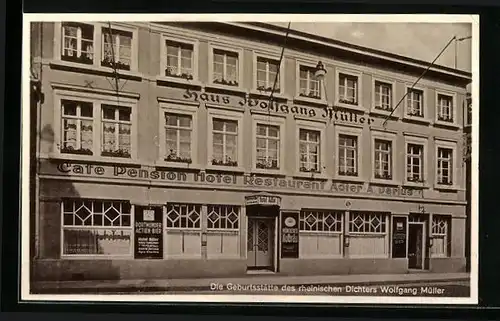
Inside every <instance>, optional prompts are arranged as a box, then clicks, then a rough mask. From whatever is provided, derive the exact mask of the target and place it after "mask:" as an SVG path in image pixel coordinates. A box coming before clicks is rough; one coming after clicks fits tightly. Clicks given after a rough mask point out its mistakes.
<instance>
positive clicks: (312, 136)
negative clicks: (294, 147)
mask: <svg viewBox="0 0 500 321" xmlns="http://www.w3.org/2000/svg"><path fill="white" fill-rule="evenodd" d="M299 151H300V171H301V172H319V171H320V155H319V153H320V132H319V131H316V130H307V129H300V130H299Z"/></svg>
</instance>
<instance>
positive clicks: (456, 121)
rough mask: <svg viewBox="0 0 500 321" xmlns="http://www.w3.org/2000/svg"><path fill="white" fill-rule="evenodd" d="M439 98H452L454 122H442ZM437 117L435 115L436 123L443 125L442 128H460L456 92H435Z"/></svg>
mask: <svg viewBox="0 0 500 321" xmlns="http://www.w3.org/2000/svg"><path fill="white" fill-rule="evenodd" d="M439 96H447V97H449V98H451V108H452V110H451V117H453V121H451V122H447V121H444V120H440V119H439V116H440V112H441V110H440V106H439ZM434 105H435V109H436V110H435V113H434V114H435V115H434V122H435V123H436V124H437V125H442V126H451V127H458V119H457V117H458V113H457V94H456V93H454V92H449V91H443V90H436V91H435V102H434Z"/></svg>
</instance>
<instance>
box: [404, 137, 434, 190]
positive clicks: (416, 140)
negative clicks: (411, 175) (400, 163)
mask: <svg viewBox="0 0 500 321" xmlns="http://www.w3.org/2000/svg"><path fill="white" fill-rule="evenodd" d="M408 144H414V145H422V146H423V150H422V152H423V156H422V158H423V160H422V165H421V167H423V168H422V180H423V182H413V181H409V180H408V175H407V174H408V172H407V169H408V152H407V151H408ZM404 146H405V149H404V158H405V163H404V164H405V167H404V172H403V173H404V180H403V182H404V185H407V186H412V187H420V188H427V187H428V184H429V182H428V179H429V165H428V164H429V162H428V158H429V154H428V150H429V148H428V138H426V137H420V136H412V135H405V144H404Z"/></svg>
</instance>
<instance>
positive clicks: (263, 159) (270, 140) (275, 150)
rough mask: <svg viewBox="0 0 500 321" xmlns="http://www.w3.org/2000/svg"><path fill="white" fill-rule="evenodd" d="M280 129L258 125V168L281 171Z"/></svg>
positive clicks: (273, 126)
mask: <svg viewBox="0 0 500 321" xmlns="http://www.w3.org/2000/svg"><path fill="white" fill-rule="evenodd" d="M279 146H280V127H279V126H275V125H264V124H257V163H256V167H257V168H265V169H279V166H280V163H279V159H280V148H279Z"/></svg>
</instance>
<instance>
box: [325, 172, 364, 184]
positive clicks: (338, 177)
mask: <svg viewBox="0 0 500 321" xmlns="http://www.w3.org/2000/svg"><path fill="white" fill-rule="evenodd" d="M358 175H359V174H358ZM333 180H335V181H343V182H355V183H364V182H365V181H366V180H365V179H363V178H361V177H359V176H344V175H338V174H337V175H335V176H334V177H333Z"/></svg>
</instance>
